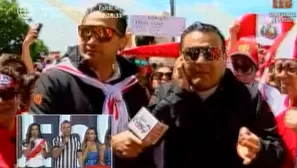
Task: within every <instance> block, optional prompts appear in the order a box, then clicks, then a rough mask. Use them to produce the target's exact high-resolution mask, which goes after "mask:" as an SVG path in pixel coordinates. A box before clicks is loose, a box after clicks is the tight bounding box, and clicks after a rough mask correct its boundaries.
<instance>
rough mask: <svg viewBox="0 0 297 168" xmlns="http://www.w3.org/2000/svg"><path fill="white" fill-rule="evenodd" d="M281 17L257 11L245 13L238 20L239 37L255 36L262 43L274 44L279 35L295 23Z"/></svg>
mask: <svg viewBox="0 0 297 168" xmlns="http://www.w3.org/2000/svg"><path fill="white" fill-rule="evenodd" d="M281 17H282V16H276V15H274V16H272V14H270V15H268V14H267V15H264V14H255V13H250V14H246V15H243V16H242V17H241V18H240V19H239V20H238V22H239V24H240V28H239V33H238V37H239V38H241V37H254V38H256V39H257V42H258V43H260V44H262V45H272V43H273V42H274V40H275V39H276V38H277V37H278V36H280V35H282V34H284V33H286V32H288V31H289V30H290V29H291V28H292V27H293V26H294V24H295V23H294V22H293V20H292V21H288V20H283V19H281Z"/></svg>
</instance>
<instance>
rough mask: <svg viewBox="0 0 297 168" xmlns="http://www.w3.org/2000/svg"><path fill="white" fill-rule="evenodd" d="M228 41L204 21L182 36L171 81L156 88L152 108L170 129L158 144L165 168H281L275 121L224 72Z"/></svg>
mask: <svg viewBox="0 0 297 168" xmlns="http://www.w3.org/2000/svg"><path fill="white" fill-rule="evenodd" d="M224 42H225V39H224V37H223V35H222V34H221V32H220V31H219V30H218V28H216V27H215V26H213V25H210V24H205V23H200V22H195V23H194V24H192V25H190V26H189V27H188V28H186V29H185V30H184V32H183V33H182V35H181V42H180V50H181V51H180V53H181V56H180V58H178V60H177V61H176V63H175V66H174V70H173V82H172V83H167V84H163V85H161V86H160V87H159V88H158V89H156V92H155V94H154V95H153V97H152V100H153V101H151V106H150V107H149V109H150V110H151V111H152V113H153V114H154V115H155V116H156V117H157V118H158V119H159V120H160V121H162V122H163V123H164V124H167V125H168V126H169V129H168V130H167V133H166V134H165V135H164V136H163V137H162V139H161V140H160V142H161V141H164V168H175V167H184V168H189V167H210V168H212V167H236V168H244V167H246V166H248V167H254V168H262V167H269V168H278V167H279V166H280V164H281V162H282V160H283V155H284V146H283V144H282V141H281V138H280V136H279V135H278V133H277V128H276V123H275V119H274V116H273V114H272V112H271V111H270V109H269V107H268V104H267V103H266V101H264V100H263V99H261V96H260V93H258V94H257V95H251V93H250V91H249V90H248V88H247V87H246V86H245V85H244V84H243V83H242V82H240V81H238V80H237V79H236V77H235V76H234V75H233V73H232V72H231V71H230V70H229V69H226V68H225V64H226V59H227V54H226V48H225V44H224ZM124 138H125V137H123V139H124ZM126 138H130V137H128V136H127V137H126ZM185 142H186V146H185V145H182V144H184V143H185ZM143 148H145V146H143Z"/></svg>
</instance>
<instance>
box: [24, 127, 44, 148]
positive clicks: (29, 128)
mask: <svg viewBox="0 0 297 168" xmlns="http://www.w3.org/2000/svg"><path fill="white" fill-rule="evenodd" d="M34 126H37V128H38V135H37V137H38V138H42V135H41V129H40V125H39V124H37V123H32V124H30V125H29V127H28V129H27V133H26V139H25V142H24V143H25V144H28V143H30V138H31V137H32V133H31V131H32V127H34ZM32 145H33V144H32ZM32 147H34V146H32Z"/></svg>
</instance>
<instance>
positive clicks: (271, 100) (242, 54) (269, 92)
mask: <svg viewBox="0 0 297 168" xmlns="http://www.w3.org/2000/svg"><path fill="white" fill-rule="evenodd" d="M258 55H259V52H258V45H257V44H256V43H255V42H252V41H247V40H239V41H237V42H236V43H235V44H234V45H233V46H232V48H231V49H230V50H229V58H230V59H231V62H232V66H233V68H232V69H233V73H234V75H235V76H236V78H237V79H238V80H239V81H241V82H242V83H244V84H245V85H246V86H247V87H248V88H249V90H250V92H251V94H253V95H255V94H257V93H258V90H259V89H260V92H261V93H262V96H263V98H264V99H265V100H266V101H267V103H268V104H269V106H270V108H271V110H272V112H273V113H274V114H277V113H278V112H279V108H280V107H281V105H280V103H279V102H280V101H281V99H282V95H281V93H280V92H279V91H278V89H277V88H275V87H273V86H270V85H268V84H267V83H260V84H259V82H258V81H256V75H257V72H258V67H259V58H258Z"/></svg>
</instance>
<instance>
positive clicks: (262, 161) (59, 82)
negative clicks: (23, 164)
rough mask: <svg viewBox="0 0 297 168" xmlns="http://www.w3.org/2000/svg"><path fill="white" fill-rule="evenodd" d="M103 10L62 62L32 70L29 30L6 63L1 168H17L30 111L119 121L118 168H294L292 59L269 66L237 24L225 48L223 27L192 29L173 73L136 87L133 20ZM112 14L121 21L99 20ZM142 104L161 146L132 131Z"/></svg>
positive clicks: (296, 74) (156, 71)
mask: <svg viewBox="0 0 297 168" xmlns="http://www.w3.org/2000/svg"><path fill="white" fill-rule="evenodd" d="M102 5H106V6H110V4H97V5H95V6H94V7H91V8H89V9H88V10H87V12H86V15H85V16H84V18H83V20H82V23H81V25H80V26H79V27H78V34H79V37H80V40H79V45H77V46H73V47H69V48H68V51H67V53H66V54H65V56H63V57H62V58H59V59H57V60H50V61H49V60H46V59H45V60H41V61H40V62H39V63H38V64H34V63H33V62H32V59H31V57H30V50H29V48H30V45H31V44H32V43H33V42H34V40H35V38H36V37H37V31H36V30H34V29H33V28H32V29H31V30H30V31H29V32H28V35H27V36H26V38H25V40H24V42H23V48H22V55H21V56H20V55H14V54H2V55H1V57H0V97H1V102H0V128H1V132H0V134H1V136H0V137H1V138H0V144H1V147H0V167H1V168H6V167H8V168H12V167H13V165H14V164H16V159H15V156H16V155H15V154H14V153H13V151H14V150H12V149H15V142H14V139H15V136H16V135H15V116H16V115H17V114H22V113H28V112H29V113H32V114H111V115H113V120H114V121H113V124H112V127H113V129H112V134H113V136H112V138H111V144H110V145H111V146H112V148H113V151H114V152H113V154H114V159H113V165H114V167H115V168H121V167H122V168H127V167H129V168H156V167H160V168H161V167H162V168H175V167H183V168H189V167H199V166H200V165H203V166H202V167H219V166H220V167H224V166H225V167H236V168H240V167H244V166H246V165H249V166H250V167H257V168H264V167H265V168H266V167H267V168H268V167H269V168H278V167H284V168H294V166H295V161H296V159H295V157H296V149H297V143H296V142H297V141H296V140H297V137H296V130H297V114H296V113H297V111H296V103H297V101H296V93H297V83H296V81H297V62H296V60H297V56H296V55H292V56H291V57H292V58H285V59H284V58H278V57H275V58H274V61H272V62H269V63H267V61H266V54H267V52H268V51H269V50H270V49H271V48H270V47H267V46H262V45H261V44H258V43H257V42H256V41H255V39H254V38H253V37H247V38H239V37H237V32H238V29H239V26H240V25H238V23H235V24H234V25H232V26H231V28H230V32H229V34H230V37H229V40H228V41H229V42H228V44H225V40H226V39H225V38H224V36H223V35H222V34H221V33H220V30H219V29H218V28H217V27H215V26H213V25H210V24H206V23H200V22H195V23H193V24H192V25H190V26H189V27H188V28H186V29H185V30H184V32H183V34H182V35H181V42H180V53H181V55H180V57H179V58H177V60H176V63H175V65H174V66H173V67H167V66H157V67H153V68H152V69H153V71H152V72H151V73H150V74H146V75H145V78H142V80H143V79H145V81H142V82H141V83H140V82H138V81H137V78H140V75H139V74H137V67H136V65H135V64H134V63H133V62H131V61H129V60H128V59H126V58H124V57H122V56H120V55H119V51H121V50H122V49H123V48H125V43H126V36H125V32H126V29H127V17H126V16H125V15H124V13H123V10H121V9H120V8H117V7H115V6H112V7H109V8H104V9H112V10H109V11H106V10H103V11H102V10H101V9H102ZM107 13H121V16H123V17H122V18H117V19H112V18H109V19H107V18H104V19H103V18H102V17H101V18H100V16H102V14H107ZM283 39H284V38H280V39H279V40H280V41H281V40H283ZM149 41H150V42H149V43H148V44H143V39H142V38H138V42H139V43H141V44H140V45H150V44H154V42H153V38H152V39H150V40H149ZM292 43H293V42H292ZM293 47H295V48H294V49H295V50H297V46H296V44H294V45H293ZM275 50H277V49H275ZM296 53H297V52H296ZM265 61H266V62H265ZM226 65H227V67H228V68H226ZM265 69H269V71H268V73H267V74H265ZM263 75H264V77H263ZM136 77H137V78H136ZM265 77H266V78H265ZM263 78H265V80H261V79H263ZM119 95H120V96H119ZM143 106H145V107H148V109H149V110H150V111H151V112H152V113H153V114H154V115H155V116H156V118H157V119H159V120H160V121H162V122H163V123H164V124H166V125H168V126H169V130H168V132H167V133H166V134H165V135H164V136H163V137H162V138H161V140H160V142H159V143H157V145H152V144H147V143H144V142H142V141H141V140H139V139H138V138H137V137H136V136H135V135H134V134H133V133H131V132H130V131H129V130H127V123H128V121H129V119H130V118H132V117H133V116H134V115H135V114H136V113H137V112H138V110H139V109H140V108H141V107H143ZM63 168H64V167H63Z"/></svg>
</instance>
